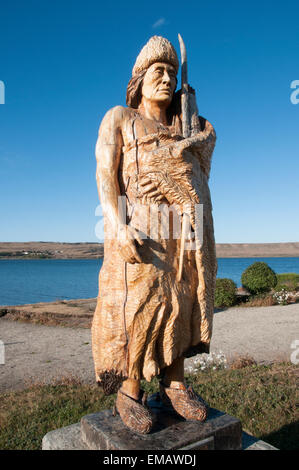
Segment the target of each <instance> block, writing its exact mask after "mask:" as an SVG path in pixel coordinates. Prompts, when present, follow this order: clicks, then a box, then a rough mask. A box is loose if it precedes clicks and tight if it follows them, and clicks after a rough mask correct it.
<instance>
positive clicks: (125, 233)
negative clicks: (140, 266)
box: [118, 225, 143, 264]
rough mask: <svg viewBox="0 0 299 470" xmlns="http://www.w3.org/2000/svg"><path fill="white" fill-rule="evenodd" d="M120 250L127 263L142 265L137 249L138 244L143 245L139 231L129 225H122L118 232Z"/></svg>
mask: <svg viewBox="0 0 299 470" xmlns="http://www.w3.org/2000/svg"><path fill="white" fill-rule="evenodd" d="M118 235H119V236H118V250H119V252H120V254H121V256H122V258H123V259H124V261H126V262H127V263H131V264H135V263H142V259H141V258H140V255H139V253H138V251H137V248H136V242H137V243H139V245H143V240H142V239H141V238H140V236H139V233H138V231H137V230H136V229H135V228H134V227H130V226H129V225H121V226H120V228H119V232H118Z"/></svg>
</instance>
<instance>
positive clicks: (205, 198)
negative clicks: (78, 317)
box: [92, 36, 217, 433]
mask: <svg viewBox="0 0 299 470" xmlns="http://www.w3.org/2000/svg"><path fill="white" fill-rule="evenodd" d="M178 68H179V63H178V58H177V54H176V51H175V49H174V47H173V46H172V44H171V43H170V42H169V41H168V40H167V39H165V38H162V37H158V36H154V37H152V38H151V39H150V40H149V41H148V43H147V44H146V45H145V46H144V48H143V49H142V50H141V52H140V54H139V56H138V57H137V60H136V63H135V65H134V67H133V71H132V78H131V80H130V82H129V84H128V87H127V105H128V107H122V106H116V107H114V108H112V109H110V110H109V111H108V112H107V114H106V115H105V117H104V119H103V121H102V123H101V126H100V130H99V136H98V141H97V145H96V158H97V184H98V190H99V196H100V201H101V204H102V208H103V212H104V223H105V243H104V263H103V266H102V268H101V271H100V275H99V295H98V302H97V308H96V311H95V314H94V319H93V324H92V349H93V357H94V363H95V372H96V380H97V382H98V383H99V384H100V385H102V386H103V390H104V392H105V393H106V394H110V393H114V392H116V391H117V392H118V393H117V400H116V408H117V410H118V412H119V414H120V416H121V418H122V420H123V422H124V424H125V425H126V426H128V427H129V428H130V429H132V430H134V431H136V432H139V433H148V432H150V430H151V429H152V427H153V423H154V416H153V414H152V412H151V410H150V409H149V408H148V407H147V405H146V399H145V396H144V393H143V391H142V390H141V389H140V380H141V379H143V378H144V379H146V380H147V381H150V380H151V379H152V378H153V377H155V376H158V377H159V378H160V396H161V399H162V400H163V401H164V402H165V403H167V404H168V405H171V406H172V407H173V408H174V409H175V410H176V412H177V413H178V414H180V415H181V416H183V417H184V418H186V419H196V420H201V421H203V420H204V419H205V418H206V416H207V405H206V404H205V402H204V401H203V400H202V399H201V398H200V397H198V396H197V395H196V394H195V393H194V391H193V390H192V389H190V387H189V388H186V386H185V384H184V358H186V357H190V356H194V355H196V354H198V353H203V352H209V346H210V340H211V333H212V319H213V312H214V289H215V279H216V271H217V262H216V254H215V241H214V230H213V219H212V205H211V200H210V192H209V188H208V178H209V171H210V162H211V157H212V153H213V149H214V146H215V140H216V136H215V132H214V129H213V127H212V125H211V124H210V123H209V122H208V121H207V120H206V119H204V118H202V117H198V116H197V114H194V109H195V108H196V106H195V107H194V103H195V93H194V90H192V89H190V87H189V88H188V90H187V91H188V93H189V99H190V102H189V105H190V106H191V104H190V103H193V105H192V106H193V108H192V109H193V115H192V118H191V119H190V120H189V121H190V124H189V126H191V127H190V128H189V132H188V135H189V136H188V137H186V131H184V129H183V127H185V128H186V125H185V120H186V119H185V117H186V116H184V110H183V107H184V103H183V106H182V102H183V99H182V95H184V93H185V92H186V84H184V89H183V86H182V89H183V91H182V92H180V91H179V92H177V93H175V89H176V86H177V72H178ZM192 99H193V101H192ZM192 106H191V107H192ZM182 111H183V115H182ZM182 121H183V125H182ZM120 200H121V201H122V203H123V202H124V201H125V202H124V203H123V204H122V205H121V204H120V203H119V201H120ZM199 205H202V208H203V217H202V219H201V221H200V223H201V224H202V226H201V227H200V228H201V230H202V239H201V240H199V241H198V239H196V240H197V241H196V242H195V244H194V243H193V245H192V249H190V245H188V240H189V241H190V238H191V239H192V238H193V240H194V237H195V233H196V227H195V223H196V221H195V219H196V217H195V209H194V208H195V207H198V206H199ZM120 207H122V210H120ZM160 207H164V208H167V209H168V208H171V209H173V208H174V210H171V211H170V217H169V227H167V229H168V232H167V230H166V232H167V236H164V235H165V233H164V235H163V234H161V233H160V232H159V223H156V224H154V228H155V230H154V232H155V236H153V235H152V231H146V228H148V220H150V218H151V214H152V213H153V211H152V210H153V208H155V209H159V208H160ZM177 216H178V217H179V220H180V222H181V220H182V221H183V220H184V217H187V216H188V217H189V221H190V224H191V230H189V232H188V236H187V235H186V234H187V232H186V231H185V229H182V233H183V236H182V233H181V234H180V235H179V236H177V234H175V230H174V228H173V221H174V219H175V217H177ZM159 217H160V219H159ZM159 217H158V220H160V221H161V213H160V215H159ZM145 220H146V221H147V222H146V223H145ZM150 222H151V220H150ZM183 225H184V223H183ZM140 227H142V229H140ZM164 228H165V227H164ZM185 235H186V237H187V238H188V237H189V238H188V240H185ZM195 238H196V237H195ZM188 246H189V249H188Z"/></svg>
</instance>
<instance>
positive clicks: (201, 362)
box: [187, 351, 228, 374]
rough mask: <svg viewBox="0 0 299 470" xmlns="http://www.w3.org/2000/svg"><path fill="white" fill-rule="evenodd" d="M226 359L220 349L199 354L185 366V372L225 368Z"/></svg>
mask: <svg viewBox="0 0 299 470" xmlns="http://www.w3.org/2000/svg"><path fill="white" fill-rule="evenodd" d="M227 367H228V365H227V359H226V357H225V354H224V353H223V352H222V351H219V352H218V353H215V352H212V353H210V354H200V355H198V356H196V357H195V358H194V359H193V361H192V363H190V365H189V366H188V367H187V372H189V373H193V374H194V373H197V372H199V371H207V370H220V369H227Z"/></svg>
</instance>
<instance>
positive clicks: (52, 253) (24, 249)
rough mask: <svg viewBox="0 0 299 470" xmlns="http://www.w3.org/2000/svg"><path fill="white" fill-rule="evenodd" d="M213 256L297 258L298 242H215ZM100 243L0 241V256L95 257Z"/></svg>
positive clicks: (100, 254)
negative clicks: (214, 254) (214, 253)
mask: <svg viewBox="0 0 299 470" xmlns="http://www.w3.org/2000/svg"><path fill="white" fill-rule="evenodd" d="M216 254H217V258H276V257H286V258H291V257H299V242H289V243H217V244H216ZM103 256H104V245H103V244H102V243H56V242H24V243H22V242H0V260H1V259H97V258H102V257H103Z"/></svg>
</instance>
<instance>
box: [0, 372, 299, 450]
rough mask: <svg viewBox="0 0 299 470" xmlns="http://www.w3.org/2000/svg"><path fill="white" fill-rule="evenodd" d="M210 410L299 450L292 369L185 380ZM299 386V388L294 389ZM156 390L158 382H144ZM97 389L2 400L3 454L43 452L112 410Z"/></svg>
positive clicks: (29, 392)
mask: <svg viewBox="0 0 299 470" xmlns="http://www.w3.org/2000/svg"><path fill="white" fill-rule="evenodd" d="M187 382H188V383H190V384H193V386H194V388H195V390H196V391H197V392H199V393H200V395H202V396H203V398H205V399H206V400H207V401H208V403H209V404H210V406H212V407H214V408H218V409H220V410H222V411H226V412H227V413H230V414H232V415H233V416H236V417H238V418H240V420H241V422H242V425H243V429H244V430H246V431H248V432H250V433H252V434H253V435H255V436H256V437H258V438H261V439H263V440H265V441H267V442H269V443H270V444H272V445H274V446H275V447H278V448H280V449H295V448H298V434H299V428H298V411H296V401H297V403H298V391H297V390H298V368H296V367H295V366H294V365H291V364H284V363H283V364H274V365H271V366H260V365H257V366H250V367H246V368H243V369H238V370H232V369H227V370H210V371H207V372H201V373H200V374H198V375H196V376H190V375H189V376H187ZM296 387H297V388H296ZM143 388H145V389H146V391H147V392H149V393H151V392H155V391H157V390H158V382H157V380H156V379H155V380H153V381H152V382H151V383H150V384H149V383H143ZM114 399H115V396H113V395H112V396H109V397H105V396H104V395H103V393H102V392H101V389H100V388H98V387H97V386H95V385H85V384H82V383H80V381H79V380H76V379H66V380H64V381H58V382H56V383H54V384H51V385H45V384H35V385H32V386H31V387H29V388H28V389H26V390H24V391H21V392H11V393H6V394H2V395H0V449H40V448H41V440H42V437H43V436H44V435H45V434H46V433H47V432H49V431H51V430H53V429H57V428H60V427H63V426H68V425H69V424H73V423H76V422H78V421H79V420H80V418H81V417H82V416H84V415H86V414H88V413H93V412H96V411H100V410H103V409H107V408H111V407H112V406H113V404H114Z"/></svg>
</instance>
